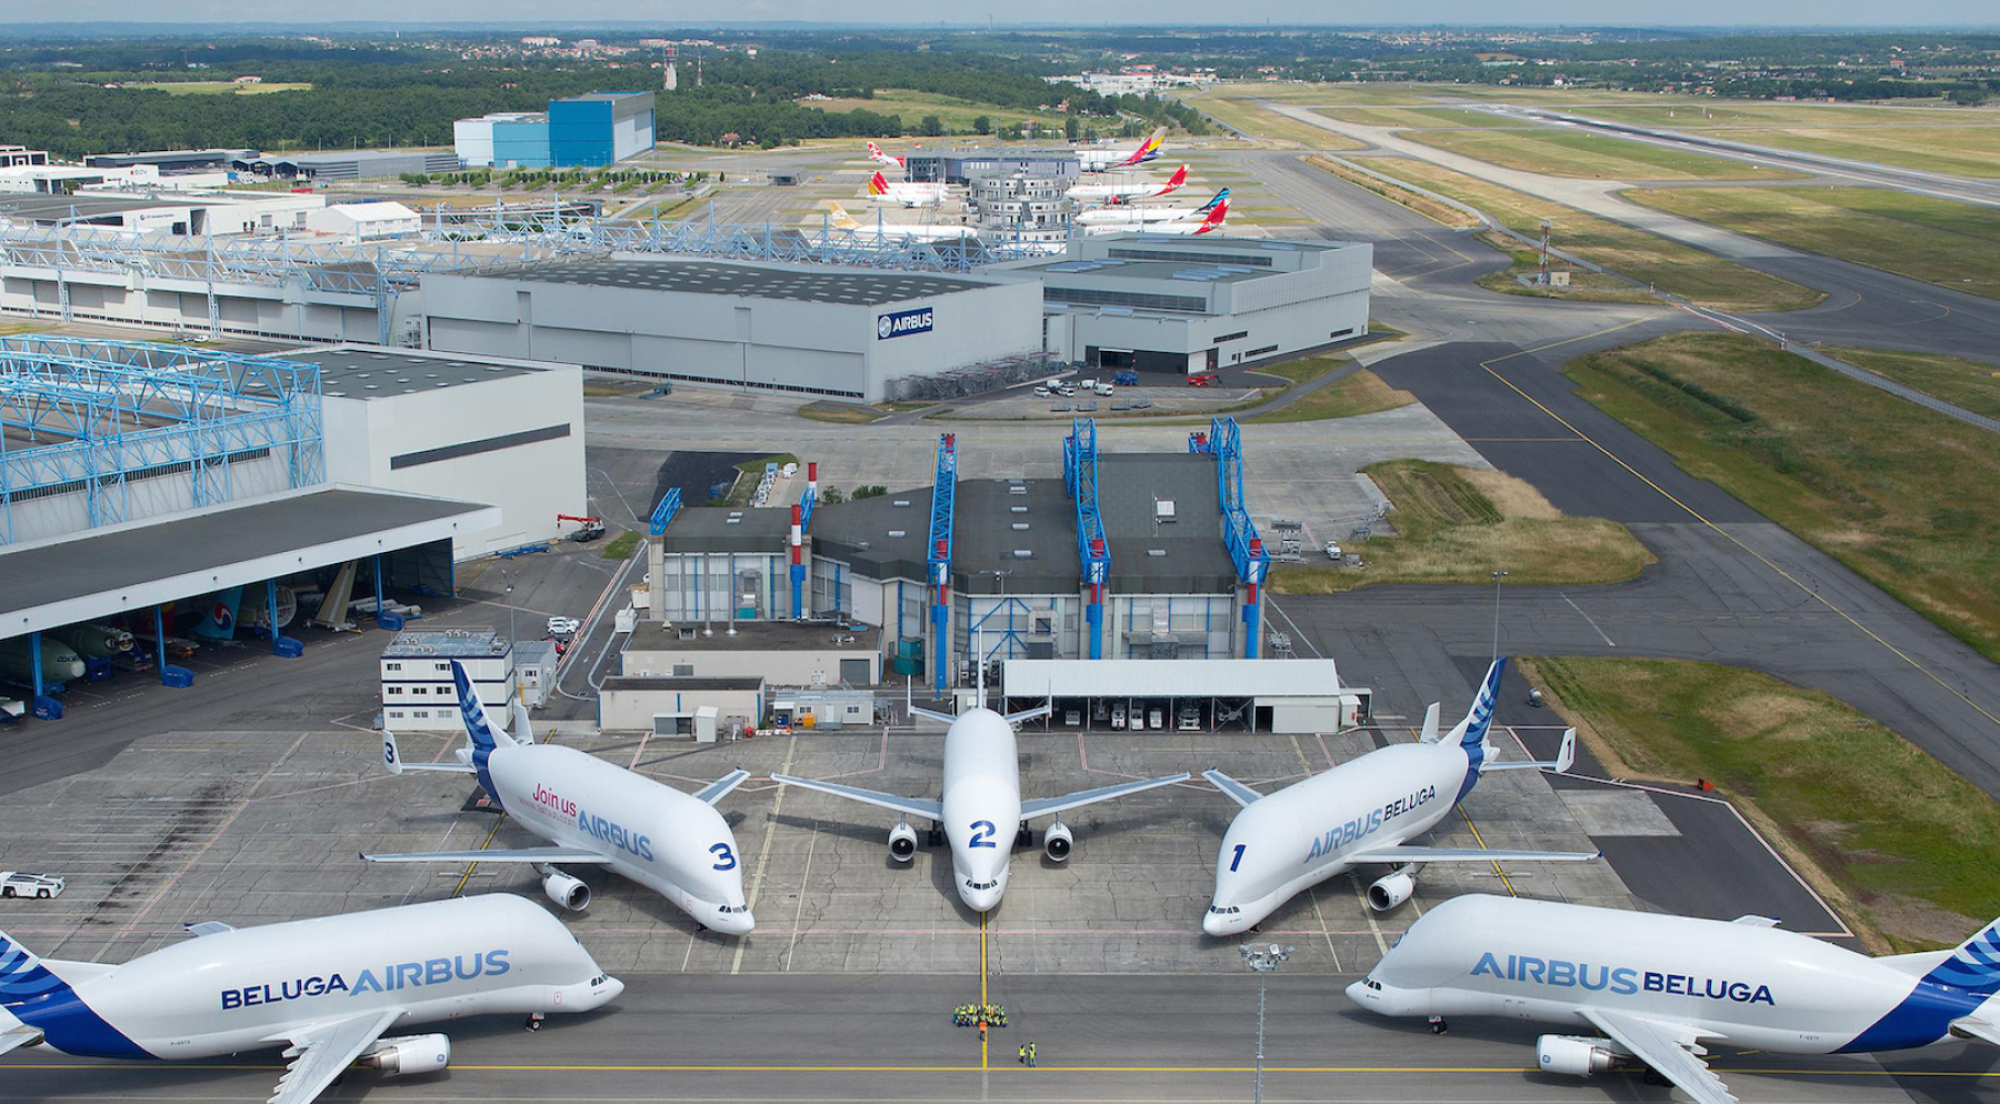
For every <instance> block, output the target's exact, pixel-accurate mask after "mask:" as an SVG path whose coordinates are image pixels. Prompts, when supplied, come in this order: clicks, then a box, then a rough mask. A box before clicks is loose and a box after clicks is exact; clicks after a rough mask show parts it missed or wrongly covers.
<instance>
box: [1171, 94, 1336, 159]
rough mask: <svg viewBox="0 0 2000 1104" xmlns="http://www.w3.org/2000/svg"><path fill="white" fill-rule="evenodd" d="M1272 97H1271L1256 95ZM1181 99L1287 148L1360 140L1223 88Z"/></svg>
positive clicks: (1330, 146) (1324, 147)
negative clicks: (1238, 95)
mask: <svg viewBox="0 0 2000 1104" xmlns="http://www.w3.org/2000/svg"><path fill="white" fill-rule="evenodd" d="M1225 87H1228V88H1244V89H1246V90H1248V91H1249V92H1251V93H1255V92H1264V91H1268V89H1267V88H1266V87H1265V86H1263V85H1233V86H1225ZM1259 98H1275V97H1259ZM1184 102H1185V103H1186V104H1187V105H1188V106H1189V107H1192V108H1194V109H1195V110H1197V111H1201V112H1205V113H1206V114H1208V115H1210V116H1212V117H1213V118H1216V119H1219V120H1221V121H1222V122H1223V123H1224V124H1225V125H1228V126H1232V127H1235V128H1236V129H1237V130H1240V131H1242V132H1243V133H1245V134H1248V135H1251V136H1252V137H1256V138H1263V139H1266V140H1269V141H1273V142H1276V143H1278V144H1280V145H1282V146H1285V147H1287V148H1299V149H1319V150H1351V149H1360V148H1361V143H1360V142H1356V141H1354V140H1353V139H1351V138H1346V137H1342V136H1341V135H1338V134H1335V133H1334V132H1333V131H1330V130H1327V129H1326V128H1324V127H1316V126H1313V125H1312V124H1311V123H1302V122H1299V121H1298V120H1297V119H1293V118H1289V117H1287V116H1284V115H1280V114H1278V113H1277V112H1275V111H1271V110H1269V109H1267V108H1263V107H1259V106H1257V105H1256V104H1255V103H1253V102H1251V101H1250V100H1247V99H1239V98H1235V97H1233V96H1231V95H1229V94H1227V93H1226V92H1215V91H1211V92H1204V93H1202V94H1200V95H1197V96H1188V97H1185V98H1184Z"/></svg>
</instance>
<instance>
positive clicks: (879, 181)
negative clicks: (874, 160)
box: [868, 169, 889, 196]
mask: <svg viewBox="0 0 2000 1104" xmlns="http://www.w3.org/2000/svg"><path fill="white" fill-rule="evenodd" d="M868 194H869V195H872V196H885V195H888V194H889V178H888V177H886V176H883V175H882V170H880V169H876V170H875V175H874V176H871V177H869V178H868Z"/></svg>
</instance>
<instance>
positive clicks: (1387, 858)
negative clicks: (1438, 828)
mask: <svg viewBox="0 0 2000 1104" xmlns="http://www.w3.org/2000/svg"><path fill="white" fill-rule="evenodd" d="M1603 857H1604V852H1602V851H1484V850H1480V849H1479V848H1476V847H1411V846H1408V845H1407V844H1398V845H1395V846H1393V847H1377V848H1374V849H1373V850H1369V851H1363V852H1361V853H1360V854H1357V855H1350V856H1348V861H1349V862H1354V863H1437V862H1590V861H1591V860H1593V859H1601V858H1603Z"/></svg>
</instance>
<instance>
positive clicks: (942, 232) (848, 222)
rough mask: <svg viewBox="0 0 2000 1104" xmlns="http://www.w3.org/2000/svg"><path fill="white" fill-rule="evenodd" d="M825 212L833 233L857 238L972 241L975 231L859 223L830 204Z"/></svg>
mask: <svg viewBox="0 0 2000 1104" xmlns="http://www.w3.org/2000/svg"><path fill="white" fill-rule="evenodd" d="M826 209H827V210H828V211H830V212H832V217H831V218H829V219H828V220H827V221H828V223H829V224H830V225H831V226H832V227H833V228H834V229H836V230H847V231H850V232H852V233H853V234H854V235H855V236H857V237H862V238H869V239H876V240H881V241H890V242H894V241H976V240H978V238H979V231H978V229H977V228H975V227H971V226H954V225H950V224H936V223H926V224H924V225H921V226H912V225H909V224H906V223H895V222H862V221H860V220H859V219H856V218H855V217H854V216H853V215H850V214H848V213H847V208H845V207H842V206H841V205H840V204H839V203H836V202H834V201H833V200H830V199H829V200H827V201H826Z"/></svg>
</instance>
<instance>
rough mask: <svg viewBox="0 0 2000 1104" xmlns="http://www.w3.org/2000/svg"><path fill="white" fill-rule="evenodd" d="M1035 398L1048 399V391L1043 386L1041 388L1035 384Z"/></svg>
mask: <svg viewBox="0 0 2000 1104" xmlns="http://www.w3.org/2000/svg"><path fill="white" fill-rule="evenodd" d="M1035 397H1036V398H1038V399H1046V398H1048V397H1049V389H1048V388H1046V387H1044V386H1042V385H1041V384H1039V383H1038V384H1036V385H1035Z"/></svg>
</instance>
